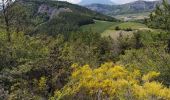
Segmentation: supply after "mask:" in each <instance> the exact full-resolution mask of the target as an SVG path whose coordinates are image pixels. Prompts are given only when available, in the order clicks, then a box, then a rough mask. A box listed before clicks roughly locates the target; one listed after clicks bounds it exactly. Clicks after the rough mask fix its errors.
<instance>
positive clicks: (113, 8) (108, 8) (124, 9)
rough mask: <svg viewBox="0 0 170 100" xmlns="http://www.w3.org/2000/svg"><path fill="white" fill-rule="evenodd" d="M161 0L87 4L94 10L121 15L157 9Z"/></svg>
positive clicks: (111, 14)
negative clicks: (119, 3)
mask: <svg viewBox="0 0 170 100" xmlns="http://www.w3.org/2000/svg"><path fill="white" fill-rule="evenodd" d="M161 1H162V0H159V1H144V0H138V1H134V2H130V3H127V4H122V5H106V4H91V5H87V6H86V7H87V8H89V9H91V10H93V11H97V12H100V13H103V14H106V15H110V16H114V15H121V14H134V13H142V12H151V11H153V10H154V9H155V7H156V5H158V4H160V3H161ZM168 1H170V0H168Z"/></svg>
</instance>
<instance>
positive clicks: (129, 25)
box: [118, 22, 147, 30]
mask: <svg viewBox="0 0 170 100" xmlns="http://www.w3.org/2000/svg"><path fill="white" fill-rule="evenodd" d="M118 26H119V27H120V28H121V29H127V28H131V29H133V30H138V29H140V28H147V26H146V25H144V24H141V23H136V22H124V23H121V24H119V25H118Z"/></svg>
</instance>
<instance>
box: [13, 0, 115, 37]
mask: <svg viewBox="0 0 170 100" xmlns="http://www.w3.org/2000/svg"><path fill="white" fill-rule="evenodd" d="M12 13H14V14H16V15H17V14H18V15H17V17H22V25H23V23H25V26H26V27H22V28H20V30H21V31H24V32H25V33H27V34H37V33H41V34H43V33H44V34H49V35H56V34H68V33H70V32H72V31H77V30H79V27H80V26H82V25H87V24H91V23H94V21H93V20H94V19H97V20H105V21H116V20H115V19H114V18H112V17H109V16H106V15H103V14H100V13H97V12H95V11H92V10H89V9H87V8H85V7H81V6H79V5H75V4H70V3H68V2H62V1H52V0H16V1H15V2H14V4H13V6H12ZM18 19H20V18H18ZM14 24H15V23H14ZM14 26H17V25H14Z"/></svg>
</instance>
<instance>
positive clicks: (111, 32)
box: [101, 22, 150, 40]
mask: <svg viewBox="0 0 170 100" xmlns="http://www.w3.org/2000/svg"><path fill="white" fill-rule="evenodd" d="M116 26H118V27H120V28H121V29H122V30H118V31H117V30H115V27H116ZM127 28H131V29H132V30H133V31H124V29H127ZM136 30H150V29H149V28H148V27H147V26H146V25H144V24H141V23H136V22H124V23H120V24H115V25H113V26H111V27H110V28H108V29H107V30H105V31H104V32H103V33H102V34H101V35H102V36H103V37H107V36H110V37H112V38H113V39H114V40H117V38H118V37H119V36H120V35H122V36H125V37H131V36H132V35H133V33H134V32H135V31H136Z"/></svg>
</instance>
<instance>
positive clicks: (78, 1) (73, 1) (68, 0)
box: [60, 0, 81, 4]
mask: <svg viewBox="0 0 170 100" xmlns="http://www.w3.org/2000/svg"><path fill="white" fill-rule="evenodd" d="M60 1H67V2H70V3H74V4H77V3H80V2H81V0H60Z"/></svg>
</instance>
